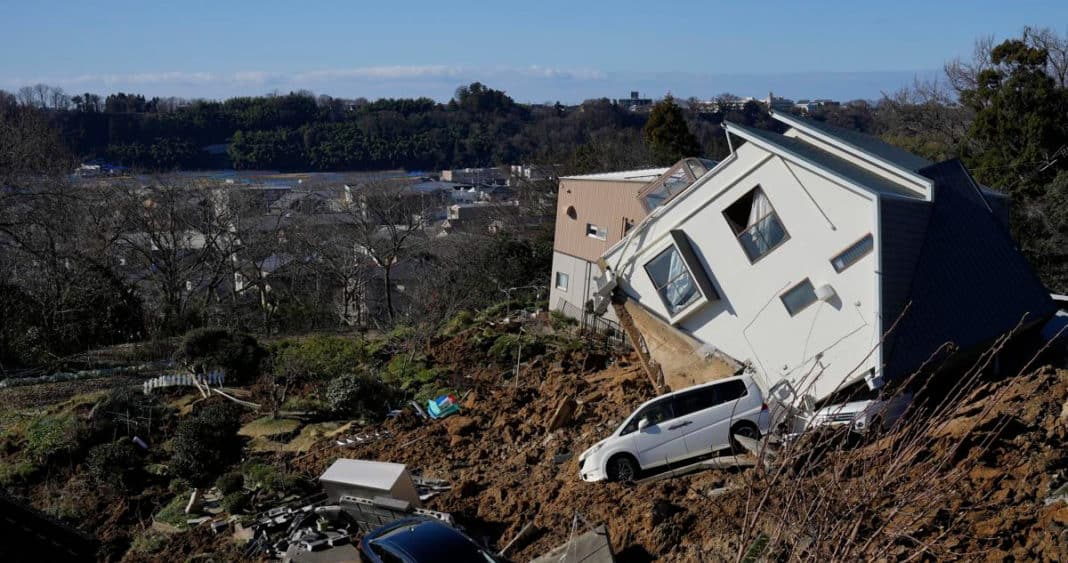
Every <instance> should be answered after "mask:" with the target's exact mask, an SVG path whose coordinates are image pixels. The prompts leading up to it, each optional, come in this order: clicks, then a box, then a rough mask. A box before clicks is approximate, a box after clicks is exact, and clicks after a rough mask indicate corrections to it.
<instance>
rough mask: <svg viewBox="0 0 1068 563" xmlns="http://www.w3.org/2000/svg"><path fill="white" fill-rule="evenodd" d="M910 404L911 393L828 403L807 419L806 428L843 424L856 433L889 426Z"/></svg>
mask: <svg viewBox="0 0 1068 563" xmlns="http://www.w3.org/2000/svg"><path fill="white" fill-rule="evenodd" d="M911 404H912V393H902V394H899V395H894V396H893V397H891V398H889V399H870V400H866V401H851V402H849V403H841V404H837V405H829V406H826V407H823V408H822V409H820V410H818V411H816V412H815V413H813V414H812V417H811V418H810V419H809V421H808V425H807V428H808V429H813V428H818V427H826V426H845V425H849V429H850V430H852V431H854V432H857V433H861V434H863V433H865V432H867V431H868V430H869V429H870V428H873V427H881V428H882V429H886V428H890V427H891V426H893V425H894V423H895V422H897V420H898V419H899V418H901V416H902V415H903V414H905V411H906V410H907V409H908V407H909V405H911Z"/></svg>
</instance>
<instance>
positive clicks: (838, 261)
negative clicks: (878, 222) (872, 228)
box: [831, 233, 875, 272]
mask: <svg viewBox="0 0 1068 563" xmlns="http://www.w3.org/2000/svg"><path fill="white" fill-rule="evenodd" d="M873 246H875V245H874V243H873V241H872V237H871V233H868V234H867V235H864V238H862V239H860V240H858V241H857V242H854V243H853V244H851V245H849V248H846V249H845V250H843V251H842V252H840V253H838V255H837V256H835V257H834V258H831V265H832V266H834V271H836V272H841V271H842V270H845V269H846V268H848V267H850V266H852V265H853V264H856V263H857V261H859V260H860V259H861V258H864V257H865V256H867V255H868V254H870V253H871V250H872V247H873Z"/></svg>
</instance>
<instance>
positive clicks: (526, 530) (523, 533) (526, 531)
mask: <svg viewBox="0 0 1068 563" xmlns="http://www.w3.org/2000/svg"><path fill="white" fill-rule="evenodd" d="M534 530H535V528H534V523H533V522H527V523H526V525H525V526H523V527H522V528H521V529H520V530H519V533H517V534H516V535H515V537H514V538H512V539H511V541H509V542H508V543H507V544H505V546H504V547H502V548H501V551H500V552H499V553H497V555H500V556H501V557H504V554H505V553H508V550H509V549H512V546H513V545H515V544H516V542H519V541H522V540H523V539H525V538H526V537H527V536H529V535H530V534H531V533H532V532H534Z"/></svg>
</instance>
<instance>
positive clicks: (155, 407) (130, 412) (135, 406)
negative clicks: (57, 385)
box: [90, 387, 165, 439]
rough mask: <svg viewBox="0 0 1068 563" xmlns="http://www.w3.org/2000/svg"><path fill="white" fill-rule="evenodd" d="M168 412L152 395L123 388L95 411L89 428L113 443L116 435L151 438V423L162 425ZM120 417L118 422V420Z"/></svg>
mask: <svg viewBox="0 0 1068 563" xmlns="http://www.w3.org/2000/svg"><path fill="white" fill-rule="evenodd" d="M164 410H165V408H164V407H163V406H162V405H161V404H160V403H159V402H158V401H157V400H156V399H155V397H153V396H151V395H145V394H144V393H142V392H141V390H140V389H136V388H130V387H120V388H117V389H114V390H112V391H111V392H109V393H108V394H107V395H106V396H105V397H104V399H103V400H102V401H100V402H99V403H98V404H97V405H96V406H95V407H94V408H93V419H92V420H91V421H90V424H91V425H92V427H93V431H94V432H95V433H96V435H97V436H107V437H108V438H107V439H110V438H111V437H112V435H113V434H114V433H115V432H116V431H121V432H122V433H123V434H124V435H126V436H134V435H141V436H143V437H145V438H147V437H148V431H149V430H150V428H149V427H148V421H149V420H153V421H159V420H160V419H161V418H162V417H163V413H164ZM119 417H121V419H119V421H118V422H116V419H117V418H119Z"/></svg>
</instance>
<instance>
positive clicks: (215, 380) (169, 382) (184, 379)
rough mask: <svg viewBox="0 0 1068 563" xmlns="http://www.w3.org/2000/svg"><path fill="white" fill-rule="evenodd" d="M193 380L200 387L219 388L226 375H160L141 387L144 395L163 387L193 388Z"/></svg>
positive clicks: (214, 372)
mask: <svg viewBox="0 0 1068 563" xmlns="http://www.w3.org/2000/svg"><path fill="white" fill-rule="evenodd" d="M194 378H195V379H196V382H197V383H199V384H200V385H202V386H205V387H206V386H209V385H214V386H216V387H220V386H222V385H223V383H225V382H226V374H225V373H223V372H221V371H213V372H210V373H208V374H206V375H196V376H194V375H192V374H188V373H178V374H174V375H161V376H159V377H154V378H152V379H149V380H148V381H146V382H144V383H143V384H142V385H141V387H142V389H143V390H144V392H145V395H148V394H150V393H152V390H153V389H160V388H163V387H179V386H188V387H195V386H196V384H195V383H194V382H193V381H194Z"/></svg>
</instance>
